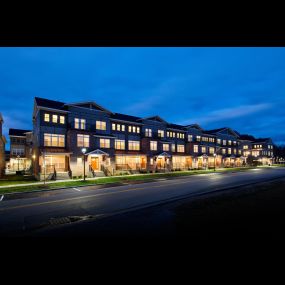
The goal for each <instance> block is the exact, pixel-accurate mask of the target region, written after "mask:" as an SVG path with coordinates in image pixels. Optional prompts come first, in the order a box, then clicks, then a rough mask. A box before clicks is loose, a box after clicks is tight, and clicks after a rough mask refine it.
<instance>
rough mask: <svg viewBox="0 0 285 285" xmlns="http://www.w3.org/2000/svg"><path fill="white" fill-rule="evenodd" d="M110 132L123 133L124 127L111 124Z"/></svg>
mask: <svg viewBox="0 0 285 285" xmlns="http://www.w3.org/2000/svg"><path fill="white" fill-rule="evenodd" d="M112 130H113V131H121V132H124V131H125V125H121V124H115V123H112Z"/></svg>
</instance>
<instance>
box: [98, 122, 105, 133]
mask: <svg viewBox="0 0 285 285" xmlns="http://www.w3.org/2000/svg"><path fill="white" fill-rule="evenodd" d="M96 130H102V131H106V122H104V121H96Z"/></svg>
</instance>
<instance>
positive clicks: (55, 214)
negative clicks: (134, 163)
mask: <svg viewBox="0 0 285 285" xmlns="http://www.w3.org/2000/svg"><path fill="white" fill-rule="evenodd" d="M279 177H285V168H281V167H280V168H258V169H251V170H249V171H244V172H225V173H213V174H202V175H193V176H188V177H187V176H186V177H180V178H175V179H160V180H157V181H156V182H148V183H141V184H129V185H123V186H116V187H108V188H101V189H98V187H97V188H96V186H86V187H78V188H69V189H65V190H53V191H47V192H41V193H36V194H35V195H29V194H27V195H26V196H24V194H23V195H22V197H18V199H5V198H4V199H3V200H2V201H0V236H19V235H20V236H21V235H23V234H31V235H32V234H33V233H34V232H37V231H44V230H49V229H55V228H60V227H64V226H65V225H66V224H68V227H72V225H73V222H74V225H75V224H78V223H84V221H82V220H87V221H88V222H89V223H90V222H92V221H94V222H96V220H97V219H101V218H104V217H108V216H111V215H114V214H118V213H124V212H129V211H133V210H137V209H142V208H146V207H149V206H153V205H158V204H162V203H166V202H170V201H174V200H175V199H182V198H184V197H188V196H191V195H193V196H195V195H201V194H202V193H207V192H213V191H217V190H219V189H226V188H230V187H235V186H240V185H246V184H250V183H256V182H261V181H267V180H270V179H276V178H279Z"/></svg>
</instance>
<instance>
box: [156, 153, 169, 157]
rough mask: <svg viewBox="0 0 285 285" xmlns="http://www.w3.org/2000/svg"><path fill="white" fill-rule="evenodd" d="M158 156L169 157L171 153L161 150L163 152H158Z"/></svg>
mask: <svg viewBox="0 0 285 285" xmlns="http://www.w3.org/2000/svg"><path fill="white" fill-rule="evenodd" d="M158 156H163V157H171V155H170V154H168V153H167V152H163V153H161V154H159V155H158Z"/></svg>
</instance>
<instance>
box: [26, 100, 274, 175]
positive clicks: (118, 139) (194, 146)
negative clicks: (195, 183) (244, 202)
mask: <svg viewBox="0 0 285 285" xmlns="http://www.w3.org/2000/svg"><path fill="white" fill-rule="evenodd" d="M32 138H33V150H32V152H31V155H32V156H33V157H34V158H35V161H34V165H35V168H34V170H35V174H36V175H37V177H38V178H39V179H43V178H44V177H45V178H47V179H49V178H55V177H56V178H58V179H63V178H71V177H78V176H81V175H82V174H83V170H84V169H83V168H84V161H85V167H86V175H87V176H88V177H94V176H100V175H102V176H103V175H118V174H121V173H124V172H130V173H135V172H154V171H158V172H159V171H160V172H166V171H175V170H189V169H206V168H214V167H217V168H218V167H238V166H243V165H246V163H247V162H246V160H247V157H248V156H251V155H254V156H255V155H256V156H255V157H256V159H257V160H260V161H261V162H262V163H263V164H269V163H272V162H271V161H270V159H271V156H270V155H271V151H272V152H273V143H272V141H271V140H270V139H264V141H258V140H256V139H255V138H253V137H252V139H251V140H246V138H245V137H243V136H242V135H240V134H239V133H238V132H236V131H234V130H232V129H230V128H221V129H216V130H204V129H202V128H201V127H200V126H199V125H197V124H193V125H188V126H181V125H177V124H172V123H169V122H167V121H166V120H164V119H163V118H161V117H160V116H158V115H156V116H152V117H147V118H141V117H136V116H130V115H125V114H119V113H114V112H112V111H110V110H107V109H105V108H104V107H102V106H100V105H98V104H97V103H95V102H79V103H71V104H69V103H63V102H58V101H52V100H47V99H44V98H38V97H36V98H35V101H34V112H33V136H32ZM246 144H248V148H247V149H246V148H245V145H246ZM256 145H257V146H258V148H257V147H256ZM271 147H272V148H271ZM265 149H266V151H265ZM83 150H85V151H86V152H85V154H83Z"/></svg>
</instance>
